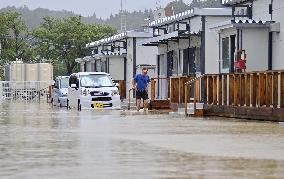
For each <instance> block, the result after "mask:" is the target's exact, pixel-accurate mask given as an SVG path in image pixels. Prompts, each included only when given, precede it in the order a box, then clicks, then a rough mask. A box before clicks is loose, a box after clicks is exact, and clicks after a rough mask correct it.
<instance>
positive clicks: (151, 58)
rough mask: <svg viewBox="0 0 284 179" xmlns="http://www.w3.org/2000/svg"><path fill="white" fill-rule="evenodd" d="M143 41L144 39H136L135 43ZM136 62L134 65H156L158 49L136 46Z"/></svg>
mask: <svg viewBox="0 0 284 179" xmlns="http://www.w3.org/2000/svg"><path fill="white" fill-rule="evenodd" d="M142 40H145V38H137V41H136V43H139V41H142ZM136 54H137V61H136V65H141V64H148V65H156V55H157V54H158V48H157V47H155V46H140V45H136Z"/></svg>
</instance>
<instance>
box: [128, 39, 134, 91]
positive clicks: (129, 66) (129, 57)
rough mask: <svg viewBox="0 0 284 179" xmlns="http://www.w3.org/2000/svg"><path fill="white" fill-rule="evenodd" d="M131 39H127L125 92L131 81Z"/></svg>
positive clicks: (130, 85)
mask: <svg viewBox="0 0 284 179" xmlns="http://www.w3.org/2000/svg"><path fill="white" fill-rule="evenodd" d="M133 55H134V54H133V38H128V39H127V63H126V90H127V92H128V90H129V89H130V88H131V87H132V79H133Z"/></svg>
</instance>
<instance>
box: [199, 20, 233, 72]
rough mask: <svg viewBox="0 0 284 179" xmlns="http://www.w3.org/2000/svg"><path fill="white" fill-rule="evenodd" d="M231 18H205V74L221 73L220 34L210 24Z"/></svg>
mask: <svg viewBox="0 0 284 179" xmlns="http://www.w3.org/2000/svg"><path fill="white" fill-rule="evenodd" d="M231 19H232V18H231V17H206V18H205V21H206V23H205V74H217V73H219V61H220V59H219V34H218V32H217V31H215V30H211V29H210V26H212V25H213V24H216V23H220V22H223V21H228V20H231Z"/></svg>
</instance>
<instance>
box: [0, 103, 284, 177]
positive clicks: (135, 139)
mask: <svg viewBox="0 0 284 179" xmlns="http://www.w3.org/2000/svg"><path fill="white" fill-rule="evenodd" d="M0 178H1V179H6V178H7V179H18V178H19V179H31V178H35V179H38V178H51V179H64V178H68V179H69V178H71V179H73V178H74V179H93V178H131V179H132V178H133V179H134V178H142V179H144V178H218V179H219V178H257V179H258V178H284V125H283V124H278V123H266V122H253V121H240V120H236V119H235V120H234V119H226V118H200V119H193V118H186V119H185V118H183V117H180V116H172V115H168V114H162V113H151V112H148V113H143V112H140V113H137V112H128V111H81V112H77V111H76V110H70V111H67V110H66V109H65V108H62V109H59V108H57V107H52V106H50V105H49V104H46V103H43V102H42V103H40V104H38V103H24V102H22V103H21V102H18V103H4V104H1V105H0Z"/></svg>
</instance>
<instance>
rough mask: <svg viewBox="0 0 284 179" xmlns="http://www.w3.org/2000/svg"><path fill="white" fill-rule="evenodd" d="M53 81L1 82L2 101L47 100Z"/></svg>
mask: <svg viewBox="0 0 284 179" xmlns="http://www.w3.org/2000/svg"><path fill="white" fill-rule="evenodd" d="M52 84H53V81H19V82H17V81H0V101H13V100H26V101H31V100H35V101H39V100H41V99H46V97H47V94H48V92H49V86H50V85H52Z"/></svg>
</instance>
